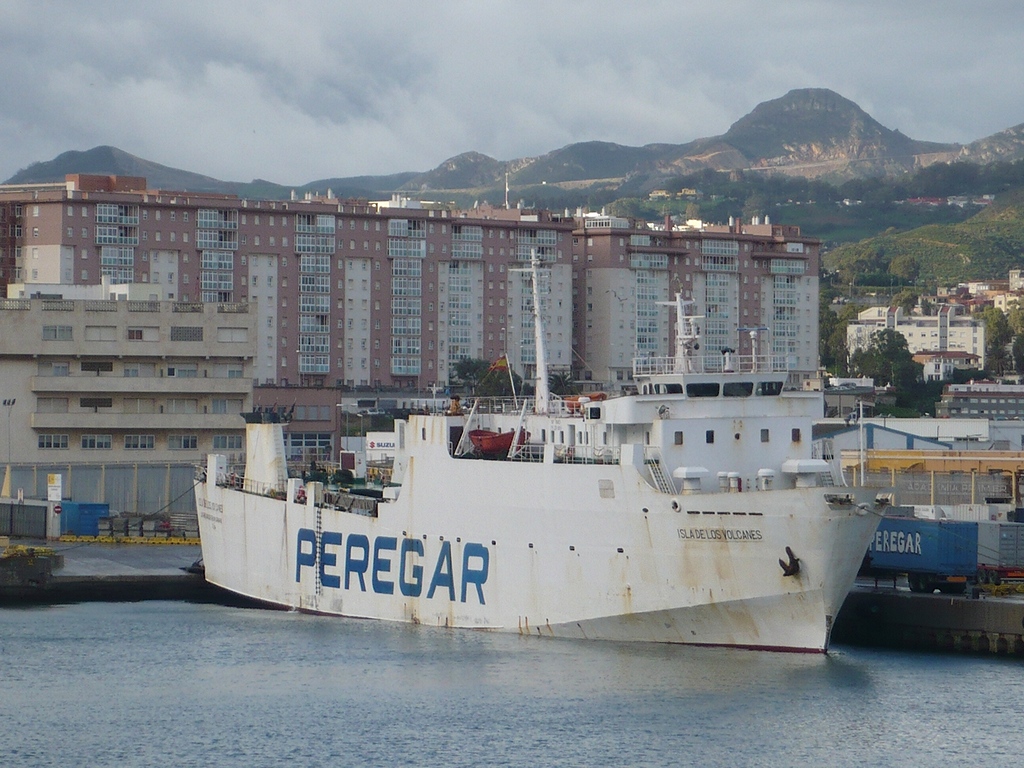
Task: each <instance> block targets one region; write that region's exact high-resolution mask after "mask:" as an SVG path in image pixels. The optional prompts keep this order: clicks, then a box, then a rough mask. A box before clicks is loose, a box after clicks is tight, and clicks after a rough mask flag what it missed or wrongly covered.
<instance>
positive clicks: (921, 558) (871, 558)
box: [863, 517, 978, 594]
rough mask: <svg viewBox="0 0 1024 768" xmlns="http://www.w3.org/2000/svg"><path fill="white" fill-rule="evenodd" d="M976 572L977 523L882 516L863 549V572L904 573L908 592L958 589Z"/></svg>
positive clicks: (875, 574) (963, 587) (959, 591)
mask: <svg viewBox="0 0 1024 768" xmlns="http://www.w3.org/2000/svg"><path fill="white" fill-rule="evenodd" d="M977 570H978V523H975V522H965V521H961V520H924V519H920V518H916V517H883V518H882V521H881V523H879V525H878V530H877V531H876V532H875V537H874V539H872V541H871V544H870V546H869V547H868V552H867V556H866V558H865V569H864V571H863V572H864V573H865V574H866V575H870V576H886V577H893V576H896V575H898V574H903V573H905V574H907V582H908V584H909V585H910V589H911V591H912V592H932V591H934V590H936V589H938V590H939V591H941V592H944V593H949V594H958V593H963V592H964V591H965V590H966V588H967V583H968V581H973V580H974V578H975V574H976V572H977Z"/></svg>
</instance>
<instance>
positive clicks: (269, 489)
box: [217, 472, 285, 499]
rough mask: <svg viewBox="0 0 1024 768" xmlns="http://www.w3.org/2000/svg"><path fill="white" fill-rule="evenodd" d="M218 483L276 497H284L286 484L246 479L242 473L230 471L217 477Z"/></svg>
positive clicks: (237, 489)
mask: <svg viewBox="0 0 1024 768" xmlns="http://www.w3.org/2000/svg"><path fill="white" fill-rule="evenodd" d="M217 485H218V486H220V487H221V488H231V489H233V490H236V491H241V492H242V493H251V494H253V495H254V496H269V497H271V498H275V499H283V498H284V496H285V486H284V484H283V483H263V482H259V481H256V480H246V479H245V477H244V476H243V475H241V474H238V473H235V472H228V473H226V474H224V475H221V476H220V477H218V478H217Z"/></svg>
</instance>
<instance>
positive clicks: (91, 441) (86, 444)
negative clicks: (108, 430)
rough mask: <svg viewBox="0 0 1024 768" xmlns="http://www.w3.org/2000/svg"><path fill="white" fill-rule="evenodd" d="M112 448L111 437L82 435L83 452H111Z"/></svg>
mask: <svg viewBox="0 0 1024 768" xmlns="http://www.w3.org/2000/svg"><path fill="white" fill-rule="evenodd" d="M110 446H111V439H110V435H82V450H85V451H109V450H110Z"/></svg>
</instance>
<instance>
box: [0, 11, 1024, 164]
mask: <svg viewBox="0 0 1024 768" xmlns="http://www.w3.org/2000/svg"><path fill="white" fill-rule="evenodd" d="M1022 41H1024V2H1021V0H976V2H973V3H967V2H965V1H963V0H896V1H895V2H893V0H842V1H841V2H840V1H839V0H777V2H774V3H768V2H763V0H701V1H699V2H698V1H696V0H664V1H662V0H650V1H649V2H648V1H645V0H626V1H620V2H610V1H606V0H590V1H589V2H588V1H585V0H577V1H576V2H558V0H546V1H544V2H541V1H540V0H515V1H514V2H513V1H512V0H475V1H471V0H437V1H436V2H431V3H427V2H407V1H406V0H398V1H397V2H388V1H387V0H377V2H372V3H366V2H363V3H355V2H342V1H341V0H336V1H335V2H327V1H326V0H325V1H323V2H318V1H316V0H309V1H302V0H272V1H270V2H264V1H263V0H254V1H253V2H246V0H232V1H231V2H223V1H221V0H203V1H202V2H192V1H190V0H176V1H175V2H155V1H148V0H147V1H146V2H137V1H133V2H120V1H118V2H101V1H99V0H97V1H96V2H82V1H81V0H74V1H71V2H64V1H59V2H58V1H56V0H2V2H0V65H2V76H0V179H6V178H8V177H10V176H11V175H12V174H14V173H15V172H16V171H17V170H19V169H20V168H24V167H25V166H27V165H29V164H30V163H32V162H35V161H39V160H49V159H52V158H53V157H55V156H56V155H58V154H60V153H61V152H64V151H66V150H70V149H77V150H85V149H89V148H91V147H94V146H98V145H102V144H111V145H114V146H116V147H119V148H121V149H123V150H125V151H127V152H130V153H132V154H134V155H138V156H140V157H144V158H146V159H148V160H152V161H155V162H158V163H162V164H164V165H170V166H174V167H177V168H183V169H186V170H189V171H194V172H197V173H205V174H208V175H210V176H214V177H217V178H220V179H226V180H232V181H248V180H251V179H253V178H263V179H269V180H271V181H275V182H278V183H282V184H302V183H305V182H308V181H313V180H316V179H323V178H329V177H336V176H353V175H360V174H379V173H392V172H397V171H407V170H416V171H424V170H428V169H430V168H433V167H435V166H436V165H438V164H439V163H441V162H442V161H443V160H445V159H447V158H448V157H451V156H452V155H456V154H459V153H461V152H465V151H470V150H475V151H479V152H483V153H485V154H487V155H490V156H492V157H495V158H498V159H500V160H508V159H512V158H516V157H523V156H529V155H536V154H541V153H543V152H547V151H549V150H552V149H556V148H558V147H561V146H564V145H566V144H570V143H572V142H576V141H588V140H603V141H614V142H618V143H621V144H629V145H634V146H636V145H642V144H646V143H651V142H671V143H683V142H686V141H690V140H692V139H695V138H699V137H702V136H712V135H716V134H720V133H723V132H724V131H726V130H727V129H728V128H729V126H730V125H731V124H732V123H733V122H735V121H736V120H737V119H739V118H740V117H742V116H743V115H745V114H746V113H748V112H749V111H750V110H751V109H753V108H754V107H755V106H756V105H757V104H758V103H760V102H762V101H767V100H770V99H774V98H778V97H779V96H782V95H783V94H785V93H786V92H787V91H789V90H791V89H793V88H806V87H824V88H831V89H832V90H834V91H837V92H838V93H840V94H842V95H843V96H845V97H847V98H849V99H851V100H853V101H855V102H856V103H858V104H859V105H860V106H861V107H862V108H864V109H865V110H866V111H867V112H868V113H870V114H871V115H872V116H873V117H875V118H876V119H877V120H878V121H880V122H881V123H882V124H883V125H885V126H887V127H889V128H898V129H900V130H901V131H902V132H903V133H905V134H907V135H908V136H911V137H912V138H915V139H924V140H930V141H944V142H962V143H966V142H969V141H973V140H974V139H978V138H982V137H984V136H987V135H990V134H992V133H995V132H997V131H1001V130H1003V129H1005V128H1008V127H1010V126H1014V125H1018V124H1020V123H1024V85H1022V84H1024V43H1022Z"/></svg>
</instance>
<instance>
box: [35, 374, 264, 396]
mask: <svg viewBox="0 0 1024 768" xmlns="http://www.w3.org/2000/svg"><path fill="white" fill-rule="evenodd" d="M31 386H32V391H33V392H35V393H37V394H49V393H53V394H67V395H69V396H75V395H91V394H109V395H118V394H133V395H138V394H140V393H145V394H172V395H176V394H191V395H199V396H202V395H236V394H237V395H248V394H249V392H250V391H251V389H252V381H251V380H250V379H248V378H245V377H240V378H231V379H229V378H210V377H195V378H184V377H182V378H177V377H166V376H146V377H137V376H33V377H32V384H31Z"/></svg>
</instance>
